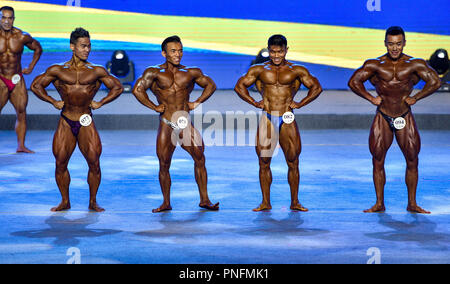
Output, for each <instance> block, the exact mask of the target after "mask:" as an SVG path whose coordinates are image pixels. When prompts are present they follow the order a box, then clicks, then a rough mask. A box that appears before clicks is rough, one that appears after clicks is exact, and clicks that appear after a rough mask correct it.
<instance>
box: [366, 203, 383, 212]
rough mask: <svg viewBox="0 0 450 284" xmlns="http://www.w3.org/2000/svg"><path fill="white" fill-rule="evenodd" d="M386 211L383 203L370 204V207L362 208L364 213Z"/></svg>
mask: <svg viewBox="0 0 450 284" xmlns="http://www.w3.org/2000/svg"><path fill="white" fill-rule="evenodd" d="M384 211H386V208H385V207H384V204H375V205H374V206H372V208H370V209H367V210H364V211H363V212H364V213H376V212H384Z"/></svg>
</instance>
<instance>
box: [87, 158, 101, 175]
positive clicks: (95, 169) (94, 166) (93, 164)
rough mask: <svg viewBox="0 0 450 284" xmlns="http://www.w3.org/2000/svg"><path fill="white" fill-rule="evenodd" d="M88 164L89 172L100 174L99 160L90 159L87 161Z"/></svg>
mask: <svg viewBox="0 0 450 284" xmlns="http://www.w3.org/2000/svg"><path fill="white" fill-rule="evenodd" d="M88 166H89V172H91V173H94V174H100V161H98V160H96V161H95V160H94V161H90V162H88Z"/></svg>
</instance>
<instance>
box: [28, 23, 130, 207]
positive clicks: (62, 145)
mask: <svg viewBox="0 0 450 284" xmlns="http://www.w3.org/2000/svg"><path fill="white" fill-rule="evenodd" d="M70 48H71V49H72V51H73V55H72V59H71V60H70V61H68V62H65V63H61V64H55V65H52V66H50V67H49V68H48V69H47V71H46V72H45V73H44V74H42V75H39V76H38V77H36V78H35V79H34V81H33V83H32V85H31V90H32V91H33V92H34V94H35V95H36V96H37V97H38V98H40V99H41V100H43V101H45V102H48V103H50V104H52V105H53V106H54V107H55V108H56V109H59V110H62V112H61V118H60V120H59V124H58V128H57V130H56V133H55V136H54V138H53V155H54V156H55V159H56V170H55V179H56V183H57V185H58V188H59V191H60V193H61V197H62V201H61V203H60V204H59V205H58V206H56V207H54V208H52V209H51V210H52V211H62V210H68V209H70V207H71V205H70V200H69V185H70V174H69V171H68V169H67V165H68V163H69V160H70V157H71V156H72V153H73V151H74V150H75V147H76V146H77V144H78V147H79V149H80V151H81V153H82V154H83V156H84V158H85V159H86V161H87V163H88V166H89V173H88V184H89V192H90V198H89V209H90V210H93V211H97V212H101V211H104V209H103V208H101V207H100V206H99V205H98V204H97V199H96V197H97V191H98V188H99V186H100V181H101V171H100V155H101V153H102V143H101V141H100V136H99V134H98V131H97V129H96V127H95V123H94V121H93V120H92V117H91V115H92V112H91V110H96V109H98V108H100V107H102V106H103V105H105V104H108V103H110V102H112V101H113V100H115V99H116V98H117V97H118V96H119V95H120V94H121V93H122V92H123V87H122V85H121V84H120V81H119V80H118V79H117V78H116V77H114V76H112V75H110V74H109V73H108V72H107V71H106V69H105V68H104V67H102V66H100V65H95V64H92V63H90V62H88V61H87V59H88V57H89V53H90V51H91V41H90V36H89V32H88V31H86V30H84V29H83V28H77V29H76V30H75V31H73V32H72V34H71V35H70ZM51 83H53V85H54V86H55V87H56V90H57V91H58V93H59V94H60V96H61V99H62V100H55V99H54V98H52V97H51V96H49V95H48V94H47V91H46V90H45V88H47V87H48V86H49V85H50V84H51ZM102 83H103V84H105V86H106V87H107V88H108V89H109V93H108V94H107V96H106V97H104V98H103V99H101V100H100V101H94V100H93V99H94V96H95V95H96V94H97V91H98V90H99V88H100V86H101V85H102Z"/></svg>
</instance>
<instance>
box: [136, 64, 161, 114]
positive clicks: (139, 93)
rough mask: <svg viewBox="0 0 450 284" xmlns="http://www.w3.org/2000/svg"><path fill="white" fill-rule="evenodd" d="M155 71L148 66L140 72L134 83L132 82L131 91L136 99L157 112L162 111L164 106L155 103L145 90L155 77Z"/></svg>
mask: <svg viewBox="0 0 450 284" xmlns="http://www.w3.org/2000/svg"><path fill="white" fill-rule="evenodd" d="M156 71H157V70H156V69H155V68H148V69H147V70H145V72H144V74H142V76H141V77H140V78H139V79H138V80H137V81H136V84H134V88H133V91H132V93H133V95H134V96H135V97H136V99H137V100H138V101H139V102H140V103H141V104H143V105H144V106H146V107H148V108H149V109H152V110H154V111H157V112H163V111H164V106H162V105H161V106H157V105H155V104H154V103H153V102H152V101H151V100H150V99H149V97H148V95H147V92H146V91H147V89H148V88H150V86H151V85H152V83H153V81H154V80H155V78H156V74H157V73H156Z"/></svg>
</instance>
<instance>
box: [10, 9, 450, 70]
mask: <svg viewBox="0 0 450 284" xmlns="http://www.w3.org/2000/svg"><path fill="white" fill-rule="evenodd" d="M2 3H4V5H11V6H13V7H14V8H15V9H16V22H15V25H17V26H18V27H20V28H22V29H23V30H25V31H27V32H29V33H31V34H32V35H33V36H35V37H50V38H68V37H69V34H70V32H71V31H72V30H73V29H74V28H75V27H78V26H83V27H84V28H86V29H88V30H89V31H90V33H91V37H92V38H93V39H100V40H114V41H129V42H139V43H153V44H160V43H161V42H162V41H163V39H164V38H166V37H167V36H171V35H174V34H177V35H179V36H180V37H181V39H182V41H183V44H184V46H186V47H192V48H199V49H206V50H216V51H223V52H232V53H237V54H246V55H256V54H257V53H258V51H259V50H260V49H261V48H262V47H264V46H266V45H267V38H268V37H269V36H270V35H272V34H275V33H281V34H284V35H285V36H286V37H287V39H288V45H289V52H288V56H287V58H288V59H289V60H295V61H302V62H309V63H315V64H322V65H329V66H337V67H345V68H357V67H359V66H360V65H361V64H362V63H363V61H364V60H365V59H367V58H373V57H377V56H379V55H381V54H383V53H385V52H386V50H385V47H384V42H383V41H384V30H377V29H366V28H351V27H341V26H328V25H317V24H299V23H287V22H275V21H257V20H236V19H221V18H198V17H182V16H161V15H149V14H140V13H130V12H118V11H109V10H101V9H91V8H78V7H68V6H58V5H50V4H40V3H31V2H15V1H2ZM406 38H407V46H406V48H405V53H407V54H409V55H411V56H415V57H422V58H429V56H430V55H431V54H432V53H433V52H434V51H435V50H436V49H437V48H446V49H449V48H450V36H445V35H434V34H424V33H407V35H406Z"/></svg>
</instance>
